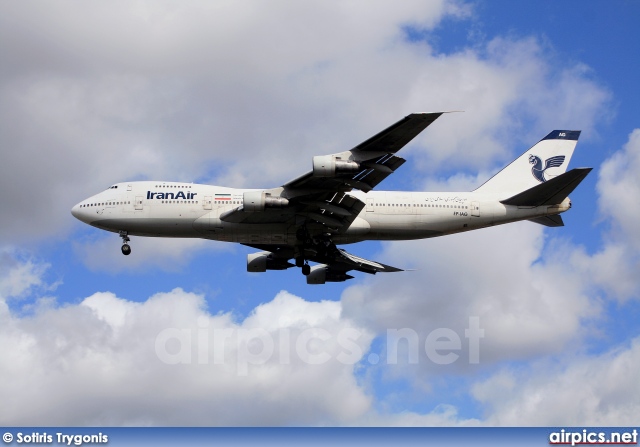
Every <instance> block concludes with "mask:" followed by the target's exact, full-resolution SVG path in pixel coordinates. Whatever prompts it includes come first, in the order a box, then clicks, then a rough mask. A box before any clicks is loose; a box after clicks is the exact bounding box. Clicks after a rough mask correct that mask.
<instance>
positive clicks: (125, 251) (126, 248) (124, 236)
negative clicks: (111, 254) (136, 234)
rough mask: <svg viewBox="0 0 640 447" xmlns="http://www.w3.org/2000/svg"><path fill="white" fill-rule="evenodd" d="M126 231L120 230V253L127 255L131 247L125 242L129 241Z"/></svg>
mask: <svg viewBox="0 0 640 447" xmlns="http://www.w3.org/2000/svg"><path fill="white" fill-rule="evenodd" d="M127 234H128V233H127V232H126V231H120V237H121V238H122V254H123V255H125V256H129V255H130V254H131V247H130V246H129V244H127V242H129V241H131V239H129V236H128V235H127Z"/></svg>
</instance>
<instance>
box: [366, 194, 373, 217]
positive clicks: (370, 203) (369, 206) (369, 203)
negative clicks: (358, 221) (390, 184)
mask: <svg viewBox="0 0 640 447" xmlns="http://www.w3.org/2000/svg"><path fill="white" fill-rule="evenodd" d="M373 201H374V198H373V197H367V213H372V212H373Z"/></svg>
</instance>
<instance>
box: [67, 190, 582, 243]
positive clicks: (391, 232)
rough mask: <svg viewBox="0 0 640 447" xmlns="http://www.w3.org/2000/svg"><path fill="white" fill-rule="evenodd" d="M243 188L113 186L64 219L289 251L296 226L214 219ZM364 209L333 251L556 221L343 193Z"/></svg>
mask: <svg viewBox="0 0 640 447" xmlns="http://www.w3.org/2000/svg"><path fill="white" fill-rule="evenodd" d="M245 191H248V190H245V189H234V188H225V187H220V186H211V185H199V184H190V183H179V182H150V181H145V182H130V183H119V184H117V185H114V186H112V187H111V188H109V189H107V190H106V191H103V192H101V193H99V194H96V195H94V196H92V197H90V198H88V199H86V200H83V201H82V202H80V203H78V204H77V205H75V206H74V207H73V209H72V214H73V215H74V216H75V217H76V218H78V219H80V220H81V221H83V222H86V223H88V224H90V225H92V226H94V227H97V228H101V229H104V230H108V231H113V232H116V233H117V232H120V231H126V232H127V233H128V234H129V235H134V236H152V237H185V238H204V239H213V240H220V241H228V242H239V243H244V244H249V245H252V244H253V245H256V244H290V245H291V244H294V243H295V241H296V226H295V225H293V224H285V223H269V224H265V223H261V224H247V223H229V222H224V221H222V220H221V219H220V215H221V214H223V213H225V212H227V211H231V210H233V209H236V208H238V207H240V206H242V204H243V193H244V192H245ZM350 194H352V195H353V196H355V197H357V198H359V199H360V200H362V201H363V202H364V203H365V204H366V206H365V208H364V209H362V211H361V212H360V214H359V215H358V217H357V218H356V219H355V220H354V222H353V223H352V224H351V226H350V227H349V229H348V230H347V231H346V232H345V233H341V234H335V235H334V236H333V241H334V242H335V243H336V244H346V243H353V242H360V241H364V240H407V239H422V238H428V237H435V236H443V235H446V234H452V233H459V232H462V231H469V230H474V229H478V228H483V227H488V226H493V225H499V224H503V223H508V222H514V221H518V220H525V219H531V218H535V217H540V216H546V215H553V214H558V213H561V212H563V211H566V210H568V209H569V208H570V206H571V205H570V201H569V199H568V198H567V199H565V200H564V201H563V202H562V203H561V204H560V205H555V206H539V207H517V206H509V205H503V204H502V203H500V201H499V199H502V198H504V197H497V196H496V195H493V194H487V193H484V194H481V193H475V192H404V191H370V192H369V193H367V194H365V193H362V192H359V191H354V192H351V193H350Z"/></svg>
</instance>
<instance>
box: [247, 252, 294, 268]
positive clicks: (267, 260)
mask: <svg viewBox="0 0 640 447" xmlns="http://www.w3.org/2000/svg"><path fill="white" fill-rule="evenodd" d="M293 266H294V265H293V264H292V263H290V262H289V261H288V260H286V259H282V258H280V259H279V258H276V257H275V256H274V254H273V253H271V252H270V251H259V252H257V253H251V254H249V255H247V272H266V271H267V270H286V269H288V268H289V267H293Z"/></svg>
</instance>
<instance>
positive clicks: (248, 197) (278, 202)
mask: <svg viewBox="0 0 640 447" xmlns="http://www.w3.org/2000/svg"><path fill="white" fill-rule="evenodd" d="M287 205H289V201H288V200H287V199H285V198H284V197H272V196H271V195H270V194H268V193H266V192H264V191H247V192H245V193H244V194H243V195H242V207H243V210H244V211H245V212H249V213H252V212H259V211H264V209H265V208H284V207H286V206H287Z"/></svg>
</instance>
